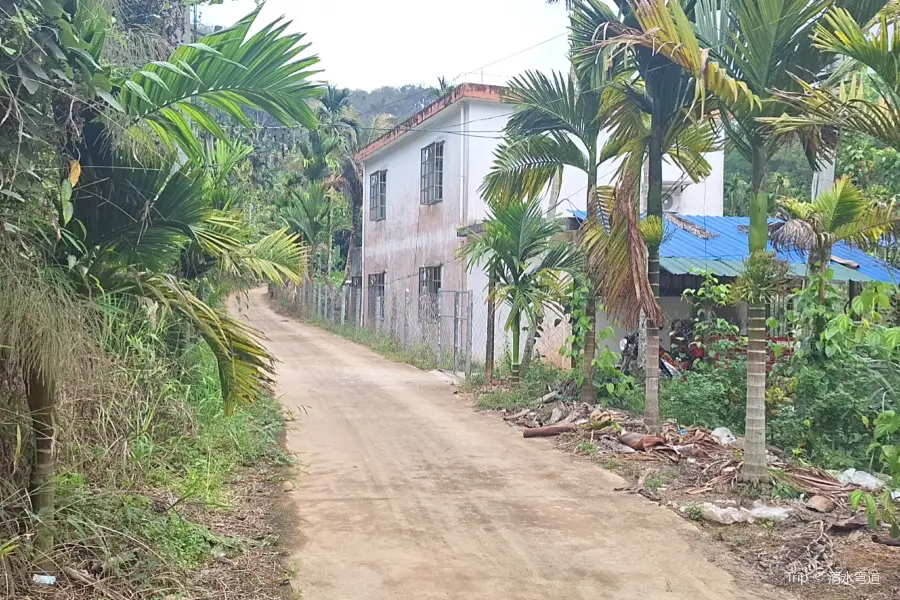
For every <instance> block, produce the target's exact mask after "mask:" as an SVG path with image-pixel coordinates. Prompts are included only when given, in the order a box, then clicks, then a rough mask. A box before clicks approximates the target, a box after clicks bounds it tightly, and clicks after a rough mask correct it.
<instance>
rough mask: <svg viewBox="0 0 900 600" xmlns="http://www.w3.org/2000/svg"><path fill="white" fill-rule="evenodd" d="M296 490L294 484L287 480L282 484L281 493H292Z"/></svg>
mask: <svg viewBox="0 0 900 600" xmlns="http://www.w3.org/2000/svg"><path fill="white" fill-rule="evenodd" d="M293 489H294V482H293V481H290V480H287V479H285V480H284V481H282V482H281V491H282V492H290V491H292V490H293Z"/></svg>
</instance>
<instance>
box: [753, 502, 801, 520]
mask: <svg viewBox="0 0 900 600" xmlns="http://www.w3.org/2000/svg"><path fill="white" fill-rule="evenodd" d="M793 512H794V510H793V509H791V508H784V507H782V506H758V507H756V508H753V509H752V510H751V511H750V516H751V517H753V518H754V519H763V520H766V521H775V522H776V523H780V522H782V521H784V520H785V519H789V518H790V516H791V514H792V513H793Z"/></svg>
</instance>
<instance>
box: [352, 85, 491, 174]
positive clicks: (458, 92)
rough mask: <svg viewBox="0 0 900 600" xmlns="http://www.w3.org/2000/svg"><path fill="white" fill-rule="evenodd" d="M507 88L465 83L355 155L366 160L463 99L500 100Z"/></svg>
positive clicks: (361, 159)
mask: <svg viewBox="0 0 900 600" xmlns="http://www.w3.org/2000/svg"><path fill="white" fill-rule="evenodd" d="M504 91H506V88H504V87H502V86H498V85H484V84H481V83H463V84H460V85H458V86H456V87H455V88H453V91H451V92H450V93H449V94H447V95H445V96H442V97H440V98H438V99H437V100H435V101H434V102H432V103H431V104H429V105H428V106H426V107H425V108H423V109H422V110H420V111H419V112H417V113H416V114H414V115H413V116H411V117H409V118H408V119H406V120H405V121H403V122H402V123H400V124H398V125H397V126H395V127H394V128H393V129H391V130H390V131H388V132H387V133H385V134H384V135H381V136H379V137H378V138H376V139H375V140H373V141H372V142H371V143H370V144H369V145H368V146H366V147H365V148H363V149H362V150H360V151H359V152H357V153H356V154H355V155H354V158H355V159H356V160H357V161H359V162H364V161H366V160H368V159H370V158H372V157H373V156H375V155H376V154H377V153H379V152H381V151H382V150H384V149H386V148H387V147H388V146H390V145H391V144H393V143H394V142H396V141H397V140H398V139H400V138H401V137H402V136H403V135H404V134H405V133H408V132H410V131H415V130H416V129H417V128H418V127H420V126H421V125H423V124H424V123H425V122H426V121H428V120H430V119H432V118H433V117H435V116H436V115H437V114H438V113H440V112H442V111H443V110H445V109H447V108H449V107H450V106H452V105H454V104H456V103H457V102H459V101H461V100H489V101H493V102H500V101H501V100H502V99H503V93H504Z"/></svg>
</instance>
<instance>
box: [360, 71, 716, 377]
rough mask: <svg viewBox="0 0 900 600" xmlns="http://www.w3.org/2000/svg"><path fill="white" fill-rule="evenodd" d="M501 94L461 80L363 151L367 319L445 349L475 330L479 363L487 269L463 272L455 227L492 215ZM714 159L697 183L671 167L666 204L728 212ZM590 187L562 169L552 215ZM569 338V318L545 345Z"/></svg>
mask: <svg viewBox="0 0 900 600" xmlns="http://www.w3.org/2000/svg"><path fill="white" fill-rule="evenodd" d="M502 93H503V88H502V87H497V86H489V85H479V84H470V83H466V84H462V85H460V86H457V87H456V88H455V89H454V90H453V91H452V92H451V93H450V94H448V95H446V96H444V97H442V98H440V99H438V100H436V101H435V102H433V103H432V104H430V105H429V106H427V107H425V108H424V109H423V110H421V111H419V112H418V113H416V114H415V115H413V116H412V117H410V118H408V119H406V120H405V121H403V122H402V123H400V124H399V125H397V126H396V127H395V128H393V129H392V130H391V131H389V132H387V133H386V134H384V135H382V136H381V137H379V138H377V139H376V140H375V141H373V142H372V143H371V144H370V145H368V146H367V147H365V148H363V149H362V150H361V151H360V152H359V153H358V155H357V158H358V159H359V160H360V161H361V162H362V163H363V165H364V173H365V181H366V182H367V183H368V185H367V195H366V202H367V206H364V211H363V212H364V214H363V220H364V225H363V241H362V251H361V263H362V264H361V271H359V272H360V274H361V277H357V278H356V280H355V282H354V283H355V284H356V285H361V286H362V287H363V313H364V321H365V323H366V324H367V325H369V326H371V327H374V328H384V329H390V330H391V331H394V332H401V330H402V332H401V333H400V335H401V337H404V338H405V339H407V340H408V341H411V342H415V341H417V340H418V339H421V340H423V341H429V340H431V341H432V343H433V342H434V341H435V340H436V341H437V343H438V344H443V345H445V346H447V347H449V346H450V345H451V344H452V345H458V344H460V343H461V342H460V340H463V339H464V338H465V339H468V338H467V337H466V336H467V335H468V334H467V333H466V330H468V328H469V327H471V331H472V339H473V340H474V341H473V354H474V355H475V357H476V360H477V358H478V357H483V356H484V346H483V340H484V339H485V334H484V331H485V330H486V328H487V323H486V311H485V309H484V306H485V303H486V288H487V277H486V275H485V273H484V272H483V270H481V269H472V270H467V269H466V266H465V264H464V263H463V261H462V260H461V259H460V258H459V255H458V252H459V249H460V247H461V246H462V245H463V244H464V243H465V237H461V236H460V235H458V231H459V230H460V229H461V228H465V227H466V226H475V225H477V224H478V223H480V222H482V221H483V220H484V219H485V217H486V214H487V207H486V203H485V201H484V199H483V198H482V197H481V195H480V193H479V186H480V185H481V183H482V181H483V180H484V177H485V176H486V175H487V174H488V172H489V170H490V168H491V164H492V161H493V154H494V150H495V149H496V147H497V145H498V144H499V143H500V140H501V139H502V136H503V129H504V126H505V125H506V122H507V119H508V118H509V117H510V115H511V114H512V112H513V111H514V109H515V107H514V105H511V104H508V103H504V102H502V101H501V96H502ZM708 160H709V162H710V164H711V165H712V168H713V173H712V175H711V176H710V177H709V178H708V179H707V180H705V181H703V182H700V183H698V184H691V183H690V180H689V179H687V178H686V177H684V176H683V173H681V171H680V170H679V169H678V168H677V167H675V166H674V165H666V166H665V171H664V174H663V175H664V179H665V180H666V183H667V189H671V190H672V193H671V194H670V195H669V197H668V198H667V201H666V202H667V205H666V209H667V210H670V211H673V212H678V213H681V214H694V215H721V214H722V198H723V180H724V171H723V162H724V160H723V155H722V153H721V152H714V153H711V154H710V155H708ZM616 167H617V165H616V164H612V163H610V164H603V165H601V166H600V175H599V179H600V181H599V183H600V185H612V184H613V183H614V178H615V172H616ZM685 182H686V183H685ZM586 190H587V175H586V174H584V173H582V172H580V171H577V170H574V169H573V170H571V171H570V170H566V171H565V172H564V176H563V180H562V184H561V189H560V190H559V195H558V199H557V200H556V202H554V203H553V205H551V202H550V200H549V196H550V194H549V193H548V198H547V199H545V202H546V203H547V206H546V209H547V210H548V216H554V215H555V216H557V217H559V216H567V215H571V214H575V213H577V211H584V210H585V208H586ZM366 209H367V210H366ZM469 290H471V291H472V295H473V299H472V312H471V319H469V312H468V310H469V309H468V308H467V307H466V306H465V304H466V297H461V296H460V295H459V294H458V293H460V292H468V291H469ZM460 303H461V304H462V306H460V305H459V304H460ZM498 316H499V317H498V318H499V323H498V325H497V339H498V342H497V343H498V348H497V352H498V353H500V352H502V350H503V346H505V345H506V340H507V338H506V336H505V335H504V333H505V332H504V331H503V327H502V324H503V322H504V320H505V316H506V313H505V311H504V310H503V309H502V308H501V309H499V310H498ZM463 321H471V324H470V323H469V322H465V323H463ZM549 321H554V319H550V320H549ZM567 336H568V329H567V325H566V324H565V323H560V324H555V323H545V325H544V331H543V333H542V336H541V340H542V341H541V342H540V345H539V351H540V352H541V353H542V354H543V355H545V356H547V357H548V358H552V357H554V356H556V357H558V356H559V354H558V348H559V346H560V345H561V344H562V343H563V342H564V341H565V339H566V337H567ZM479 341H481V344H480V345H479ZM609 343H610V344H614V343H617V340H609ZM498 355H499V354H498Z"/></svg>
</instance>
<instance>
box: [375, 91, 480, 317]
mask: <svg viewBox="0 0 900 600" xmlns="http://www.w3.org/2000/svg"><path fill="white" fill-rule="evenodd" d="M461 120H462V105H461V104H459V103H458V104H455V105H453V106H450V107H448V108H447V109H445V110H444V111H442V112H441V113H440V114H438V115H436V116H435V117H434V118H432V119H429V120H428V121H427V122H426V123H425V125H424V126H423V127H422V129H423V130H422V131H416V132H414V133H408V134H406V135H403V136H401V137H400V139H399V140H397V141H396V142H394V143H393V144H391V145H390V146H389V147H388V148H386V149H384V150H382V151H380V152H378V153H376V154H375V155H374V156H372V157H370V158H369V159H368V160H366V161H365V162H364V180H363V185H364V195H365V201H364V203H363V214H362V219H363V287H364V288H365V287H366V286H367V285H368V276H369V275H370V274H373V273H380V272H382V271H384V272H385V274H386V275H385V280H386V281H387V282H391V286H392V287H393V288H394V289H395V290H398V291H402V290H405V289H408V290H409V291H410V294H412V297H413V298H416V297H417V296H418V285H419V281H418V272H419V268H420V267H422V266H426V265H434V264H443V265H444V266H443V272H442V288H443V289H447V290H462V289H464V285H465V281H464V277H463V268H462V266H461V261H460V260H459V259H458V257H457V250H458V248H459V247H460V246H461V239H460V238H458V237H457V235H456V229H457V227H458V226H459V224H460V223H461V222H462V213H461V210H462V207H463V199H462V195H463V192H464V191H465V186H464V185H463V182H462V181H461V176H462V170H461V168H460V167H461V164H462V161H461V152H462V151H463V140H464V139H465V138H464V137H463V136H461V135H458V134H457V133H456V132H459V131H460V121H461ZM434 142H443V143H444V169H443V174H444V175H443V200H442V201H441V202H438V203H436V204H432V205H421V204H419V187H420V179H419V177H420V167H421V150H422V148H424V147H425V146H427V145H429V144H432V143H434ZM382 169H387V200H386V208H385V219H384V220H382V221H370V220H369V176H370V175H371V174H372V173H374V172H375V171H380V170H382ZM367 293H368V292H367V291H366V294H367ZM414 304H415V302H414Z"/></svg>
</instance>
